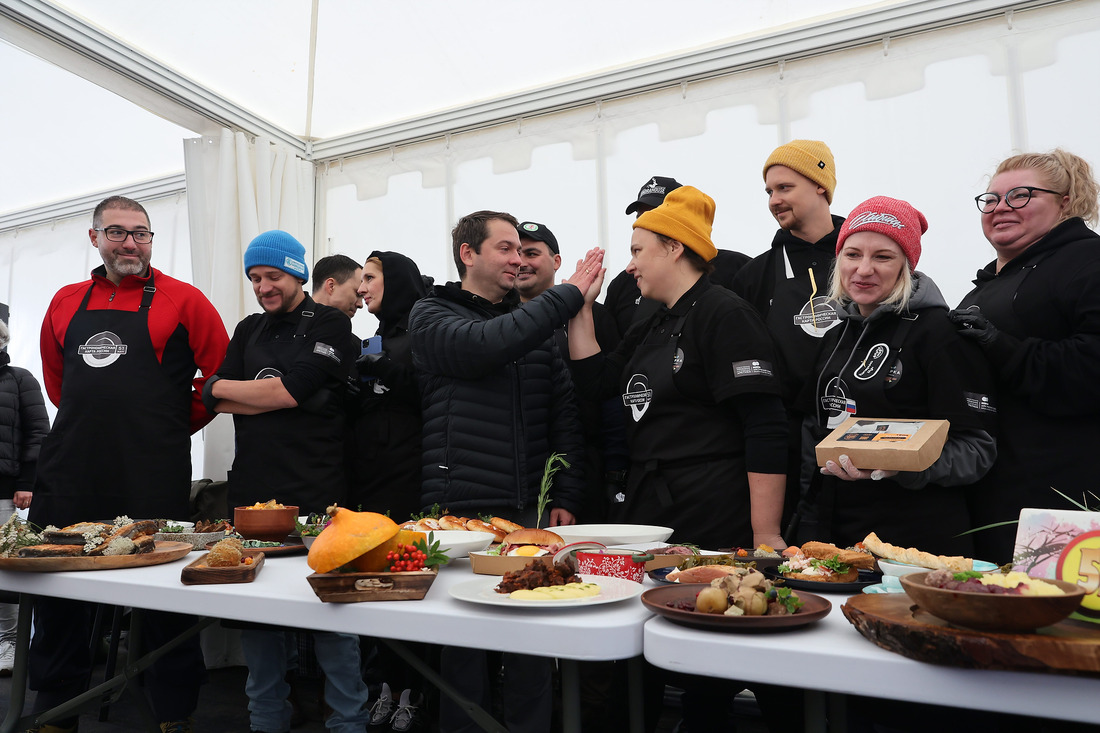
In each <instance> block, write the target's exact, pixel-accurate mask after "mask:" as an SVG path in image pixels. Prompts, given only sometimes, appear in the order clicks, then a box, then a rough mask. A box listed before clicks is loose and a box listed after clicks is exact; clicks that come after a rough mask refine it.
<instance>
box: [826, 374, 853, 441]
mask: <svg viewBox="0 0 1100 733" xmlns="http://www.w3.org/2000/svg"><path fill="white" fill-rule="evenodd" d="M821 409H822V410H823V411H824V412H825V415H826V417H827V418H828V421H827V425H828V427H829V429H830V430H832V429H833V428H835V427H837V426H838V425H840V424H841V423H842V422H844V420H845V419H847V418H848V417H849V416H851V415H855V414H856V401H855V400H854V399H852V398H851V397H849V396H848V386H847V385H846V384H844V380H843V379H841V378H840V377H833V378H832V379H830V380H829V383H828V384H827V385H826V386H825V394H823V395H822V396H821Z"/></svg>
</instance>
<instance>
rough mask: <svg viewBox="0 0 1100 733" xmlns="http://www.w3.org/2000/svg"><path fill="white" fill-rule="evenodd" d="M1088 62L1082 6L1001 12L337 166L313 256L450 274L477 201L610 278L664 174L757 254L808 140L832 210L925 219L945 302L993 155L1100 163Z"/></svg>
mask: <svg viewBox="0 0 1100 733" xmlns="http://www.w3.org/2000/svg"><path fill="white" fill-rule="evenodd" d="M1097 68H1100V5H1098V4H1096V3H1088V2H1080V3H1068V4H1064V5H1057V6H1052V7H1046V8H1040V9H1035V10H1029V11H1026V12H1017V13H1010V14H1006V15H1004V16H1001V17H998V18H995V19H989V20H984V21H979V22H973V23H967V24H964V25H960V26H957V27H954V28H949V29H943V30H937V31H933V32H928V33H920V34H916V35H912V36H908V37H902V38H898V39H891V40H888V41H886V42H883V43H876V44H869V45H866V46H862V47H859V48H854V49H847V50H842V51H836V52H831V53H825V54H821V55H817V56H814V57H812V58H805V59H800V60H797V61H792V62H788V63H784V64H781V65H771V66H768V67H766V68H760V69H754V70H749V71H744V72H740V73H736V74H731V75H729V76H726V77H722V78H718V79H712V80H707V81H701V82H693V83H686V84H684V85H682V86H681V87H674V88H671V89H666V90H662V91H657V92H650V93H646V94H641V95H634V96H630V97H626V98H622V99H615V100H608V101H605V102H602V103H596V104H591V105H586V106H583V107H580V108H577V109H572V110H568V111H565V112H558V113H554V114H550V115H544V116H539V117H532V118H522V119H519V120H516V121H514V122H510V123H507V124H503V125H497V126H494V127H491V128H487V129H484V130H478V131H475V132H470V133H463V134H455V135H451V136H449V137H448V138H446V139H444V140H436V141H430V142H426V143H421V144H417V145H411V146H407V147H395V148H393V149H390V150H387V151H383V152H378V153H372V154H370V155H365V156H360V157H354V158H347V159H343V160H340V161H336V162H333V163H330V164H329V165H328V166H322V168H321V169H320V176H319V188H320V189H321V191H323V198H324V201H325V205H324V208H323V218H322V220H321V221H319V224H318V227H319V232H322V233H323V236H324V237H325V238H326V239H327V246H328V249H329V250H330V251H334V252H342V253H344V254H348V255H349V256H352V257H354V258H356V259H362V258H363V257H365V256H366V254H368V253H369V252H370V250H372V249H394V250H398V251H401V252H404V253H405V254H407V255H409V256H411V257H412V258H413V259H414V260H416V261H417V262H418V264H420V265H421V268H422V270H423V271H424V273H425V274H429V275H432V276H434V277H436V278H437V280H441V279H453V278H454V265H453V263H451V261H450V238H449V231H448V230H449V227H450V226H452V225H453V223H454V221H455V220H456V219H457V217H458V216H461V215H462V214H464V213H467V212H470V211H474V210H476V209H481V208H491V209H497V210H504V211H509V212H511V213H513V214H514V215H516V216H517V217H518V218H520V219H521V220H524V219H528V220H534V221H540V222H542V223H544V224H546V225H548V226H549V227H550V228H551V229H553V230H554V232H555V234H556V235H557V237H558V240H559V242H561V243H562V247H563V252H562V254H563V259H564V260H565V264H563V270H564V269H565V268H566V267H569V265H570V263H571V261H572V260H574V259H575V258H577V257H579V256H580V255H581V254H582V253H583V251H584V250H585V249H587V248H588V247H590V246H592V245H594V244H600V245H601V246H605V247H607V248H608V258H607V262H608V268H609V274H610V275H613V274H615V273H617V272H618V271H620V270H621V269H622V268H623V267H624V266H625V265H626V263H627V260H628V255H627V251H628V243H629V238H630V224H631V221H632V217H628V216H625V215H624V214H623V210H624V209H625V207H626V204H627V203H629V202H630V201H632V200H633V198H634V195H635V193H636V192H637V190H638V188H639V187H640V186H641V184H642V183H643V182H644V181H645V180H646V179H647V178H649V177H650V176H652V175H665V176H674V177H676V178H677V179H678V180H680V181H681V182H685V183H689V184H691V185H694V186H696V187H698V188H700V189H702V190H703V191H706V192H707V193H709V194H711V195H712V196H713V197H714V199H715V200H716V202H717V205H718V207H717V214H716V219H715V227H714V239H715V242H716V243H717V244H718V245H719V246H720V247H723V248H727V249H734V250H738V251H742V252H745V253H746V254H750V255H756V254H759V253H761V252H763V251H765V250H766V249H767V247H768V245H769V244H770V242H771V238H772V235H773V233H774V231H775V222H774V220H773V219H772V217H771V216H770V214H769V213H768V211H767V205H766V196H765V194H764V192H763V181H762V177H761V169H762V165H763V162H764V160H765V158H766V157H767V155H768V154H769V153H770V152H771V150H772V149H773V148H774V147H775V146H776V145H778V144H780V143H782V142H785V141H787V140H789V139H793V138H800V137H806V138H812V139H820V140H825V141H826V142H827V143H828V144H829V145H830V147H831V148H832V150H833V153H834V155H835V157H836V161H837V178H838V185H837V190H836V196H835V198H834V202H833V211H834V213H837V214H841V215H845V214H847V212H848V211H849V210H850V209H851V208H852V207H854V206H855V205H856V204H857V203H859V202H860V201H863V200H864V199H866V198H869V197H870V196H873V195H879V194H885V195H891V196H895V197H898V198H904V199H907V200H909V201H910V202H911V203H913V204H914V205H915V206H917V207H918V208H920V209H921V210H922V211H923V212H924V213H925V214H926V215H927V217H928V220H929V232H928V234H927V235H926V237H925V239H924V254H923V256H922V259H921V264H920V269H921V270H922V271H924V272H926V273H928V274H929V275H931V276H932V277H933V279H935V280H936V281H937V282H938V283H939V285H940V286H941V288H942V289H943V291H944V294H945V296H946V297H947V299H948V301H949V302H950V303H955V302H958V300H959V299H961V297H962V296H963V295H964V294H965V293H966V292H967V291H968V290H969V289H970V280H971V279H972V278H973V276H974V272H975V271H976V270H977V269H978V268H979V267H981V266H982V265H984V264H985V263H986V262H988V261H989V260H991V259H992V258H993V251H992V248H991V247H989V245H988V244H987V243H986V242H985V240H984V238H983V237H982V234H981V228H980V223H979V214H978V212H977V210H976V208H975V206H974V203H973V197H974V196H975V195H977V194H978V193H981V192H982V191H984V190H985V186H986V183H987V180H988V175H989V174H990V173H991V172H992V170H993V169H994V168H995V166H996V164H997V163H998V162H999V161H1000V160H1001V159H1003V158H1005V157H1007V156H1008V155H1010V154H1012V153H1013V152H1014V151H1016V150H1025V149H1026V150H1032V149H1034V150H1046V149H1050V148H1052V147H1055V146H1061V147H1064V148H1066V149H1068V150H1070V151H1071V152H1074V153H1077V154H1078V155H1081V156H1082V157H1084V158H1086V159H1087V160H1090V161H1091V162H1092V163H1093V164H1094V165H1097V166H1100V137H1097V136H1096V135H1095V133H1094V128H1093V124H1092V121H1093V120H1096V119H1098V118H1100V102H1098V99H1097V95H1095V94H1092V93H1086V92H1084V91H1078V90H1084V89H1087V88H1088V85H1089V84H1091V82H1090V79H1089V77H1090V75H1091V71H1092V70H1095V69H1097ZM418 179H419V180H418ZM417 184H419V185H417ZM569 271H570V272H571V269H570V270H569ZM357 320H358V321H360V323H357V325H356V330H357V331H358V332H360V333H365V332H366V329H365V328H364V324H363V323H362V322H361V321H362V320H363V317H362V316H360V317H359V318H358V319H357ZM371 328H372V330H373V326H372V327H371Z"/></svg>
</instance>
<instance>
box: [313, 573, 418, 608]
mask: <svg viewBox="0 0 1100 733" xmlns="http://www.w3.org/2000/svg"><path fill="white" fill-rule="evenodd" d="M438 574H439V570H438V568H433V569H432V570H419V571H415V572H398V573H310V574H309V575H307V576H306V580H308V581H309V584H310V586H312V588H313V592H314V593H316V594H317V597H318V598H320V599H321V600H322V601H324V602H325V603H361V602H363V601H419V600H421V599H422V598H423V597H424V596H425V595H427V593H428V588H430V587H431V585H432V582H433V581H435V578H436V576H437V575H438Z"/></svg>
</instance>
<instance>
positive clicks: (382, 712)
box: [367, 682, 393, 727]
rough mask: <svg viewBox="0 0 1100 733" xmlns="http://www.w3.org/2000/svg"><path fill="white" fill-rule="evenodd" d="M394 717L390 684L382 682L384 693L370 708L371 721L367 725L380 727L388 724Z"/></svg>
mask: <svg viewBox="0 0 1100 733" xmlns="http://www.w3.org/2000/svg"><path fill="white" fill-rule="evenodd" d="M392 717H393V697H392V696H391V695H390V686H389V685H388V684H386V683H385V682H383V683H382V694H381V695H379V696H378V699H377V700H375V701H374V705H371V708H370V722H369V723H367V725H369V726H371V727H378V726H383V725H386V724H387V723H389V722H390V718H392Z"/></svg>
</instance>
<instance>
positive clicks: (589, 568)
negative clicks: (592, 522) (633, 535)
mask: <svg viewBox="0 0 1100 733" xmlns="http://www.w3.org/2000/svg"><path fill="white" fill-rule="evenodd" d="M576 558H577V572H578V573H579V574H581V575H604V576H608V577H611V578H623V579H624V580H633V581H634V582H635V583H641V582H642V579H643V578H644V577H645V564H646V563H647V562H648V561H650V560H652V559H653V554H652V553H649V552H638V551H636V550H611V549H608V550H579V551H577V553H576Z"/></svg>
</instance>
